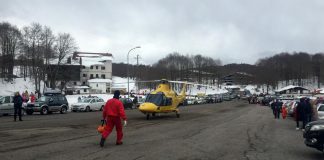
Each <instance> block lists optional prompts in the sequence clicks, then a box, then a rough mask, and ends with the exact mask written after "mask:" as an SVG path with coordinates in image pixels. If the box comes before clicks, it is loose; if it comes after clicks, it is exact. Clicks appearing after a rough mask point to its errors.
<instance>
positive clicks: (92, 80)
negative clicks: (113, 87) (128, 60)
mask: <svg viewBox="0 0 324 160" xmlns="http://www.w3.org/2000/svg"><path fill="white" fill-rule="evenodd" d="M88 82H89V83H111V82H112V80H111V79H89V80H88Z"/></svg>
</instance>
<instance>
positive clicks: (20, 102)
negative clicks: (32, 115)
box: [13, 90, 38, 121]
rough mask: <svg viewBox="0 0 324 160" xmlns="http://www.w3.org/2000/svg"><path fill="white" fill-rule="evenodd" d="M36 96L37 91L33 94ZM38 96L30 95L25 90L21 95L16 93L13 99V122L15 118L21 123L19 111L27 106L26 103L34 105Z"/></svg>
mask: <svg viewBox="0 0 324 160" xmlns="http://www.w3.org/2000/svg"><path fill="white" fill-rule="evenodd" d="M35 93H36V94H37V91H36V92H35ZM37 96H38V95H35V94H34V93H33V92H31V93H30V94H29V93H28V91H27V90H26V91H25V92H22V93H21V94H20V93H19V92H16V93H15V95H14V97H13V103H14V121H17V116H18V117H19V121H22V118H21V117H22V113H21V110H22V108H23V107H24V106H26V105H27V103H28V102H29V103H35V101H36V97H37Z"/></svg>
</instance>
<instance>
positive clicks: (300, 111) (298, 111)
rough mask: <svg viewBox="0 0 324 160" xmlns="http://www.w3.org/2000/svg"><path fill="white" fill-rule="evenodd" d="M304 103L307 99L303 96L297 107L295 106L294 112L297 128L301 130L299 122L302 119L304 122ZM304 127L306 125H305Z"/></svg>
mask: <svg viewBox="0 0 324 160" xmlns="http://www.w3.org/2000/svg"><path fill="white" fill-rule="evenodd" d="M304 103H305V100H304V98H301V99H300V102H298V104H297V106H296V108H295V112H294V117H295V120H296V124H297V126H296V130H299V129H300V128H299V122H300V121H302V122H304V106H305V105H304ZM303 127H304V126H303Z"/></svg>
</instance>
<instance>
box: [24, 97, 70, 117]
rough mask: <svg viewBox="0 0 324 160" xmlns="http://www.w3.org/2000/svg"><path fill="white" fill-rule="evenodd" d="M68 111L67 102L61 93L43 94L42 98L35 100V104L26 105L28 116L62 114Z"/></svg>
mask: <svg viewBox="0 0 324 160" xmlns="http://www.w3.org/2000/svg"><path fill="white" fill-rule="evenodd" d="M68 109H69V104H68V101H67V100H66V98H65V96H64V95H63V94H61V93H45V94H44V95H43V96H42V97H40V98H39V99H37V100H36V102H35V103H28V104H27V108H26V113H27V114H28V115H31V114H33V113H34V112H40V114H42V115H43V114H49V113H52V112H60V113H61V114H64V113H66V112H67V110H68Z"/></svg>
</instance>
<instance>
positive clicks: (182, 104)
mask: <svg viewBox="0 0 324 160" xmlns="http://www.w3.org/2000/svg"><path fill="white" fill-rule="evenodd" d="M187 105H188V100H187V99H184V100H183V102H181V103H179V106H187Z"/></svg>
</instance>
